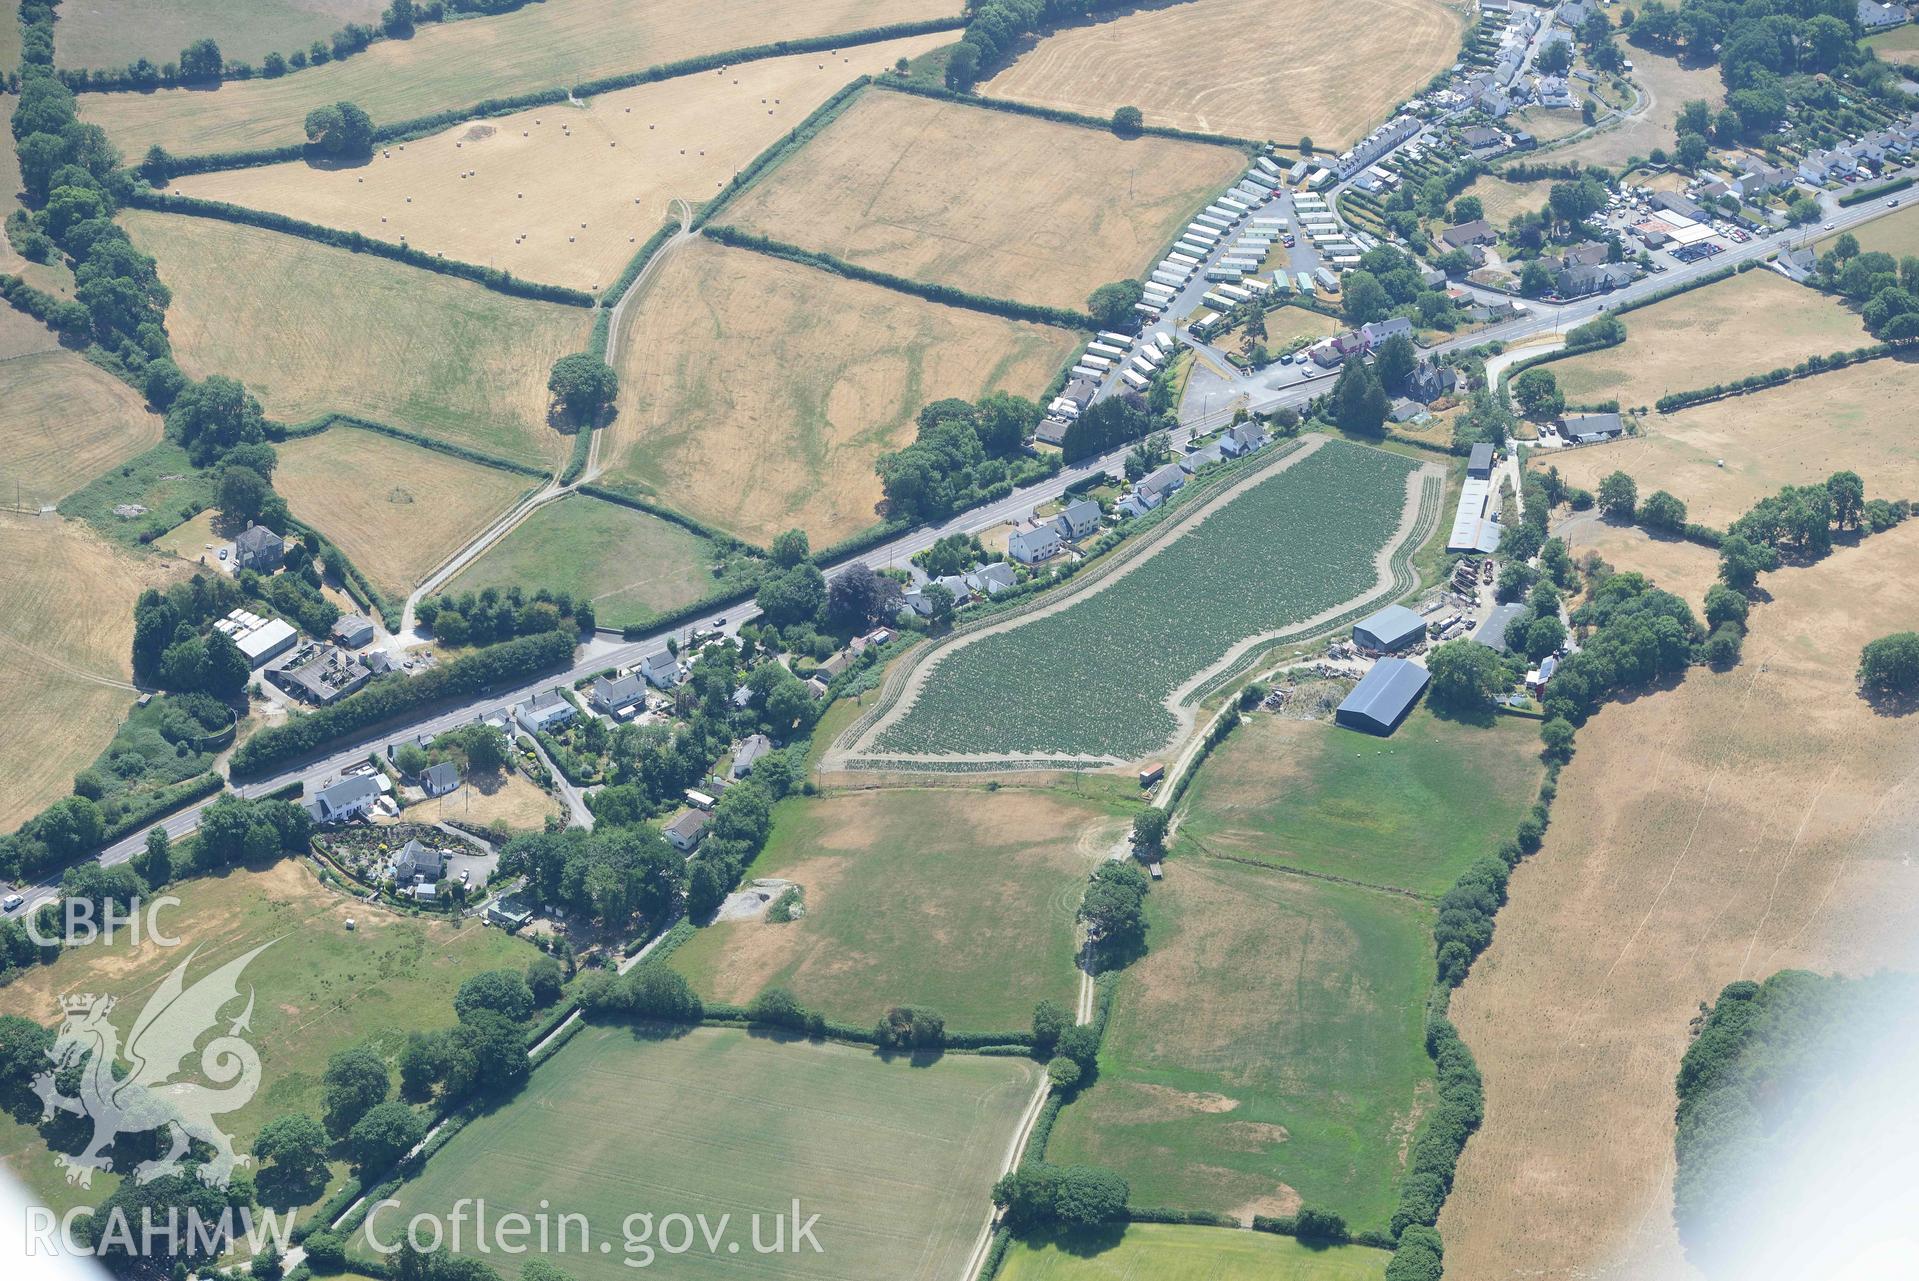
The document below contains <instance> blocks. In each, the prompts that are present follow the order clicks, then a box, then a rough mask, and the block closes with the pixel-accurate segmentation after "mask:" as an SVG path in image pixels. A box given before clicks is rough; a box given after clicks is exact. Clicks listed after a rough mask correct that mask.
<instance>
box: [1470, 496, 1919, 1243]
mask: <svg viewBox="0 0 1919 1281" xmlns="http://www.w3.org/2000/svg"><path fill="white" fill-rule="evenodd" d="M1915 573H1919V523H1908V524H1906V525H1904V526H1901V527H1900V528H1898V529H1896V530H1894V531H1892V532H1890V533H1885V534H1875V535H1873V536H1872V537H1870V538H1868V539H1866V541H1865V542H1864V543H1863V544H1861V545H1860V546H1858V547H1854V548H1842V549H1840V550H1839V551H1836V552H1834V553H1833V554H1832V555H1831V556H1830V557H1828V558H1827V559H1826V560H1824V561H1821V562H1820V563H1818V564H1816V565H1813V566H1811V567H1808V568H1803V569H1788V570H1784V571H1781V572H1780V573H1777V574H1770V575H1767V576H1766V577H1765V579H1764V580H1763V586H1764V587H1765V588H1766V589H1767V590H1768V591H1769V592H1770V593H1771V595H1772V599H1771V600H1770V601H1769V602H1767V603H1763V604H1760V605H1757V606H1755V607H1754V609H1753V613H1752V630H1751V633H1750V635H1749V636H1748V638H1747V640H1746V644H1745V655H1744V658H1743V659H1742V660H1741V662H1740V663H1739V665H1738V666H1737V667H1735V668H1733V669H1732V670H1730V671H1727V672H1724V673H1715V672H1711V671H1708V670H1706V669H1703V668H1694V669H1693V670H1692V671H1691V672H1690V673H1689V674H1688V675H1687V676H1686V678H1685V680H1684V682H1683V683H1682V684H1680V685H1679V687H1678V688H1677V689H1674V690H1670V691H1663V692H1658V693H1653V694H1650V695H1646V696H1643V697H1639V698H1636V699H1633V700H1631V701H1630V702H1627V703H1621V704H1615V705H1612V706H1609V707H1606V708H1604V709H1603V710H1601V711H1600V712H1599V714H1598V715H1597V716H1595V717H1594V718H1593V719H1592V721H1591V722H1590V723H1589V724H1588V725H1587V726H1586V727H1585V728H1584V729H1582V730H1581V731H1580V732H1579V738H1578V743H1577V747H1578V751H1577V754H1576V755H1575V756H1574V757H1573V760H1572V763H1571V764H1570V765H1568V766H1567V767H1566V769H1565V771H1564V773H1562V774H1561V775H1560V778H1559V795H1558V800H1557V802H1556V803H1555V805H1554V809H1553V822H1552V827H1551V829H1550V830H1549V831H1548V833H1547V836H1546V843H1545V846H1544V848H1543V849H1541V850H1540V851H1539V853H1537V854H1535V855H1534V856H1533V857H1532V858H1531V859H1530V860H1529V861H1528V862H1526V863H1524V864H1522V865H1521V866H1520V867H1519V869H1518V870H1517V871H1516V872H1515V873H1514V874H1513V878H1512V885H1511V890H1510V900H1509V901H1508V903H1507V904H1506V906H1505V907H1504V908H1502V909H1501V910H1500V913H1499V919H1498V926H1497V929H1496V931H1495V933H1494V935H1493V942H1492V946H1491V948H1490V949H1488V950H1487V952H1486V953H1485V955H1484V956H1482V957H1481V958H1480V959H1479V961H1478V963H1477V965H1475V967H1474V969H1473V972H1472V975H1471V977H1469V978H1468V979H1467V981H1466V983H1465V985H1464V986H1463V987H1462V988H1461V989H1460V990H1459V992H1458V994H1457V995H1456V996H1455V997H1454V999H1453V1003H1452V1017H1453V1019H1454V1021H1455V1022H1456V1023H1457V1024H1458V1025H1459V1029H1460V1031H1461V1033H1462V1034H1463V1035H1464V1036H1465V1038H1466V1041H1467V1043H1468V1044H1469V1045H1470V1046H1471V1047H1472V1050H1473V1053H1474V1055H1475V1056H1476V1057H1477V1058H1478V1061H1479V1067H1480V1070H1481V1072H1483V1073H1484V1074H1485V1080H1486V1120H1485V1125H1484V1126H1483V1127H1482V1128H1481V1129H1480V1131H1479V1132H1478V1133H1477V1134H1476V1135H1474V1136H1473V1138H1472V1140H1471V1141H1470V1142H1469V1143H1468V1144H1467V1145H1466V1151H1465V1155H1464V1157H1463V1158H1462V1159H1461V1161H1460V1163H1459V1172H1458V1181H1457V1183H1456V1185H1455V1186H1454V1188H1453V1193H1452V1197H1451V1199H1450V1200H1449V1201H1448V1202H1447V1203H1446V1209H1445V1213H1444V1215H1443V1216H1442V1218H1441V1221H1440V1225H1439V1226H1440V1229H1441V1232H1442V1233H1443V1235H1444V1237H1445V1241H1446V1270H1447V1274H1448V1275H1449V1276H1461V1277H1474V1278H1515V1277H1583V1278H1596V1279H1603V1281H1644V1279H1645V1278H1655V1277H1656V1278H1660V1279H1661V1281H1665V1279H1666V1278H1678V1277H1685V1276H1688V1275H1693V1274H1692V1273H1691V1272H1690V1270H1689V1269H1688V1268H1687V1267H1686V1265H1685V1264H1684V1263H1683V1261H1682V1260H1681V1258H1680V1255H1679V1246H1678V1241H1677V1239H1676V1237H1675V1234H1674V1230H1673V1222H1672V1204H1673V1202H1672V1162H1673V1146H1672V1145H1673V1079H1674V1076H1675V1074H1676V1073H1677V1072H1678V1069H1679V1060H1680V1056H1681V1055H1682V1054H1683V1053H1684V1052H1685V1050H1686V1047H1687V1044H1688V1040H1689V1032H1688V1024H1689V1022H1690V1020H1691V1019H1692V1018H1693V1017H1694V1016H1695V1015H1696V1014H1697V1013H1698V1012H1699V1004H1700V1002H1702V1001H1708V1002H1709V1001H1711V1000H1713V999H1714V998H1715V997H1716V996H1717V995H1718V993H1719V991H1720V989H1721V987H1722V986H1724V985H1725V984H1726V983H1728V982H1731V981H1733V980H1735V979H1761V978H1764V977H1766V976H1767V975H1770V974H1773V973H1775V972H1776V971H1778V970H1781V969H1788V968H1805V969H1812V970H1817V971H1820V972H1834V971H1837V972H1841V973H1850V974H1861V973H1870V972H1872V971H1873V970H1875V969H1878V968H1880V967H1882V966H1889V965H1891V966H1904V965H1905V964H1907V963H1909V961H1910V958H1911V941H1912V939H1913V937H1914V934H1915V930H1919V913H1916V912H1915V907H1914V905H1915V904H1919V867H1915V866H1914V865H1913V861H1912V859H1911V856H1910V855H1911V834H1912V831H1913V827H1914V824H1915V822H1919V737H1915V735H1914V734H1913V725H1912V719H1911V717H1910V716H1889V715H1882V714H1880V713H1879V712H1877V711H1875V710H1874V709H1873V708H1872V707H1871V706H1870V705H1868V704H1867V703H1866V702H1864V701H1863V700H1861V699H1860V698H1859V697H1858V695H1857V694H1856V692H1855V691H1854V688H1853V673H1854V668H1855V667H1856V665H1857V664H1858V661H1859V650H1860V647H1861V646H1862V645H1864V644H1865V643H1866V642H1867V641H1869V640H1872V639H1873V638H1875V637H1878V636H1882V635H1885V634H1886V633H1888V632H1891V631H1895V630H1901V629H1906V628H1910V627H1911V626H1912V610H1911V604H1910V593H1909V591H1908V589H1907V584H1908V583H1910V581H1911V579H1912V577H1913V575H1914V574H1915ZM1520 1011H1523V1017H1522V1016H1517V1015H1516V1012H1520Z"/></svg>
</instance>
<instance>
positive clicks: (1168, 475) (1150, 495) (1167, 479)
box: [1133, 463, 1186, 510]
mask: <svg viewBox="0 0 1919 1281" xmlns="http://www.w3.org/2000/svg"><path fill="white" fill-rule="evenodd" d="M1185 483H1186V473H1185V472H1183V471H1181V470H1180V466H1179V464H1178V463H1167V464H1166V465H1165V466H1164V467H1161V468H1159V469H1158V470H1157V471H1153V472H1150V473H1148V474H1147V475H1146V476H1145V477H1143V478H1142V479H1141V480H1140V482H1139V484H1137V485H1135V486H1133V493H1134V494H1136V495H1137V496H1138V497H1139V500H1140V501H1141V502H1143V503H1145V504H1146V506H1147V508H1148V509H1149V510H1150V509H1152V508H1154V507H1157V506H1159V505H1160V504H1161V503H1163V502H1165V501H1166V500H1167V499H1168V498H1170V497H1171V496H1172V494H1173V491H1174V490H1176V489H1178V488H1179V487H1180V486H1182V485H1184V484H1185Z"/></svg>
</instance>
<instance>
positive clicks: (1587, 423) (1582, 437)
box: [1559, 413, 1626, 445]
mask: <svg viewBox="0 0 1919 1281" xmlns="http://www.w3.org/2000/svg"><path fill="white" fill-rule="evenodd" d="M1559 431H1560V434H1561V435H1563V436H1564V437H1565V438H1566V439H1567V440H1570V441H1572V442H1573V443H1575V444H1579V445H1591V444H1594V443H1595V442H1598V441H1602V440H1612V439H1614V438H1616V437H1619V436H1623V435H1625V434H1626V424H1625V421H1624V420H1623V419H1621V418H1620V416H1619V415H1618V414H1616V413H1613V414H1571V415H1569V416H1567V417H1566V418H1565V419H1563V420H1562V421H1561V423H1560V428H1559Z"/></svg>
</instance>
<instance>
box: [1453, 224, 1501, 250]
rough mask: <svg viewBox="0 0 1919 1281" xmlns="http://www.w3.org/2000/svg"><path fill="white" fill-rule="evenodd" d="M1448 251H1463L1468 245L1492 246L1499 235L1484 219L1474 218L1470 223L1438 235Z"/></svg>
mask: <svg viewBox="0 0 1919 1281" xmlns="http://www.w3.org/2000/svg"><path fill="white" fill-rule="evenodd" d="M1439 238H1440V239H1441V240H1443V241H1445V242H1446V247H1447V248H1448V249H1464V248H1466V246H1468V245H1493V244H1498V243H1499V233H1498V232H1497V231H1495V230H1494V229H1493V225H1492V224H1491V223H1490V222H1487V221H1486V220H1485V219H1484V218H1475V219H1473V220H1472V221H1471V222H1462V223H1460V224H1459V225H1458V226H1455V227H1448V228H1446V230H1444V231H1442V232H1440V233H1439Z"/></svg>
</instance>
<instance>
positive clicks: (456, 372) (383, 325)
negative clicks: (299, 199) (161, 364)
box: [122, 212, 593, 465]
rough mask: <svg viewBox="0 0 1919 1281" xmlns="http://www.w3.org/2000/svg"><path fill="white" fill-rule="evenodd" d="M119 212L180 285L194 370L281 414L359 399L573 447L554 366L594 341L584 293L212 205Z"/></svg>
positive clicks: (464, 430) (405, 416)
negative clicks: (339, 240)
mask: <svg viewBox="0 0 1919 1281" xmlns="http://www.w3.org/2000/svg"><path fill="white" fill-rule="evenodd" d="M122 221H123V222H124V223H125V225H126V228H127V232H128V234H130V235H131V236H132V237H133V240H134V243H135V244H137V245H139V246H140V248H142V249H144V250H145V251H146V252H148V253H150V254H152V255H153V256H154V257H155V258H156V259H158V260H159V263H160V279H161V280H162V281H163V282H165V283H166V285H167V286H168V287H169V288H170V289H172V290H173V305H172V306H171V307H170V308H169V309H168V311H167V330H168V332H169V333H170V334H171V335H172V337H173V345H174V353H175V356H176V358H177V359H178V360H179V362H180V364H181V367H182V368H184V369H185V370H186V371H187V373H188V374H190V375H192V376H194V377H196V378H198V377H204V376H206V375H207V374H213V373H222V374H227V375H230V376H231V377H234V378H238V379H239V380H240V381H242V382H244V383H245V384H246V386H247V390H248V391H250V392H252V393H253V394H254V395H255V396H258V397H259V398H260V404H261V405H262V406H263V407H264V408H265V409H266V412H267V414H268V415H269V416H270V417H273V418H277V419H280V420H281V421H283V422H292V423H297V422H305V421H308V420H311V419H314V418H318V417H319V416H320V415H322V414H326V413H330V412H338V413H349V414H357V415H359V416H360V417H362V418H370V419H372V420H373V421H375V422H383V423H387V424H388V425H390V426H394V427H403V428H406V429H408V430H411V431H417V432H420V433H421V434H422V435H427V436H433V437H435V438H438V439H441V440H446V441H449V442H451V443H453V444H458V445H465V446H467V447H469V448H472V449H477V450H481V451H482V452H485V453H490V454H494V455H497V456H500V457H505V458H509V459H512V460H513V461H515V462H521V463H530V464H534V465H544V464H549V463H552V462H553V461H554V460H555V459H557V458H559V457H562V456H563V455H564V454H565V452H566V450H567V448H568V444H569V442H568V441H567V440H566V439H564V438H562V437H561V436H560V435H559V434H558V433H557V432H555V431H554V430H553V429H552V428H551V427H549V426H548V425H547V419H546V415H547V404H548V400H549V397H548V393H547V390H546V379H547V374H548V373H549V372H550V371H551V370H552V368H553V362H554V361H555V360H558V359H559V358H560V357H561V356H564V355H566V354H567V353H568V352H573V351H579V350H580V349H581V348H583V347H585V346H586V340H587V334H588V331H589V330H590V329H591V328H592V323H593V317H592V313H591V312H590V311H589V310H587V309H586V308H583V307H563V306H560V305H559V304H557V303H547V302H535V301H532V300H531V299H526V298H511V297H508V296H507V295H505V294H501V293H496V292H495V291H493V290H491V289H487V288H485V287H483V286H481V285H476V284H472V283H470V282H468V281H465V280H458V279H455V278H454V277H451V276H441V275H436V274H434V273H433V272H429V271H421V270H419V269H418V268H415V267H408V266H404V265H402V264H399V263H394V262H389V261H387V260H386V259H383V258H373V257H369V256H367V255H365V254H356V253H351V252H349V251H348V250H345V249H335V248H332V247H331V246H327V245H319V244H315V243H314V242H312V241H310V240H302V239H300V238H299V237H297V236H284V235H281V234H279V233H277V232H272V231H261V230H259V229H258V228H254V227H242V226H238V225H235V224H233V223H227V222H217V221H214V220H212V219H206V218H189V217H183V216H180V215H176V214H155V213H138V212H134V213H128V214H126V215H125V216H124V217H123V219H122Z"/></svg>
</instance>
